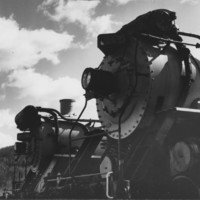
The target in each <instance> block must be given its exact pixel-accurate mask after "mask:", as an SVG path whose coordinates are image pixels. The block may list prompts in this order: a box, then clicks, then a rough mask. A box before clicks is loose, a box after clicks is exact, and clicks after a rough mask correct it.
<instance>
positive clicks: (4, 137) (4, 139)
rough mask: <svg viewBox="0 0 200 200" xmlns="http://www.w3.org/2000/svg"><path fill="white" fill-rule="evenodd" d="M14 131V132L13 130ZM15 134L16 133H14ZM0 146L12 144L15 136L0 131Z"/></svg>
mask: <svg viewBox="0 0 200 200" xmlns="http://www.w3.org/2000/svg"><path fill="white" fill-rule="evenodd" d="M15 133H16V132H15ZM15 136H16V135H15ZM0 138H1V140H0V148H3V147H7V146H11V145H14V143H15V141H16V138H14V137H12V136H10V135H8V134H7V133H4V132H1V131H0Z"/></svg>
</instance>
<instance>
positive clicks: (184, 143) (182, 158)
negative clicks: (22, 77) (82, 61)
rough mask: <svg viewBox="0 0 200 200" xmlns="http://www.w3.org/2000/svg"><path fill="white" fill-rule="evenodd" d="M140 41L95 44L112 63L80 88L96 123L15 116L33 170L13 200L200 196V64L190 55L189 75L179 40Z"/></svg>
mask: <svg viewBox="0 0 200 200" xmlns="http://www.w3.org/2000/svg"><path fill="white" fill-rule="evenodd" d="M182 35H186V36H195V37H197V36H196V35H194V34H187V33H182ZM140 36H141V37H134V36H133V37H130V38H128V39H127V38H125V37H122V36H118V35H116V34H102V35H99V37H98V47H99V48H100V49H101V50H102V51H103V52H104V54H105V56H104V58H103V60H102V62H101V63H100V65H99V66H98V68H95V69H93V68H87V69H85V71H84V72H83V76H82V86H83V88H84V89H85V90H86V94H85V97H86V104H85V107H86V105H87V101H88V100H90V99H91V98H96V107H97V112H98V116H99V121H98V120H82V119H80V117H81V114H82V112H83V111H84V109H83V110H82V112H81V114H80V116H79V117H78V119H72V118H70V117H66V116H65V115H62V114H61V113H60V112H58V111H57V110H54V109H50V108H41V107H34V106H26V107H25V108H24V109H23V110H22V111H21V112H20V113H18V114H17V116H16V124H17V126H18V128H19V129H20V130H21V131H22V132H21V133H18V134H17V139H18V142H16V145H15V147H16V151H15V152H16V156H18V157H20V156H24V157H25V158H26V160H27V163H28V164H27V165H28V170H27V173H26V177H25V179H24V180H23V181H22V182H21V183H20V187H18V188H17V184H19V183H18V182H17V181H16V180H14V182H13V187H14V188H13V189H14V191H15V194H16V196H18V197H22V198H33V197H35V198H66V199H67V198H87V199H88V198H91V199H94V198H96V199H97V198H111V199H112V198H126V199H128V198H132V199H133V198H199V197H200V192H199V191H200V190H199V189H200V135H199V130H200V123H199V121H200V110H199V109H200V62H199V61H198V60H197V59H196V58H194V57H193V56H192V55H190V64H189V71H190V74H187V70H188V69H186V68H187V66H185V65H184V63H182V61H181V59H180V55H179V52H178V51H177V49H176V48H175V46H174V44H175V43H179V42H178V41H173V40H165V39H163V38H158V37H154V36H151V35H148V34H146V35H145V34H143V35H142V34H141V35H140ZM85 107H84V108H85ZM66 113H68V111H66ZM66 113H65V114H66ZM99 122H100V126H97V125H98V123H99Z"/></svg>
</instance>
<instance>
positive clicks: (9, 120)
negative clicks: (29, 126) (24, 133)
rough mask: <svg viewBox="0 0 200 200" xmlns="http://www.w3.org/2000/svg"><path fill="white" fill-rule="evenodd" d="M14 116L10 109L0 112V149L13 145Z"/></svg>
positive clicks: (14, 135) (14, 137)
mask: <svg viewBox="0 0 200 200" xmlns="http://www.w3.org/2000/svg"><path fill="white" fill-rule="evenodd" d="M14 118H15V115H14V114H13V113H12V112H11V111H10V109H1V110H0V138H1V140H0V148H2V147H5V146H8V145H13V144H14V142H15V140H16V133H17V132H16V131H17V129H16V126H15V122H14Z"/></svg>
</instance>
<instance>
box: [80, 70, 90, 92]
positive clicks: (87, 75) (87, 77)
mask: <svg viewBox="0 0 200 200" xmlns="http://www.w3.org/2000/svg"><path fill="white" fill-rule="evenodd" d="M91 71H92V68H87V69H86V70H85V71H84V72H83V75H82V87H83V89H85V90H87V88H88V87H89V85H90V81H91V78H92V74H91Z"/></svg>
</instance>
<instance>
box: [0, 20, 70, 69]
mask: <svg viewBox="0 0 200 200" xmlns="http://www.w3.org/2000/svg"><path fill="white" fill-rule="evenodd" d="M0 32H1V37H0V70H4V71H8V70H11V69H17V68H21V67H32V66H33V65H35V64H37V63H38V62H39V61H40V60H41V59H47V60H49V61H51V62H52V63H54V64H57V63H59V59H58V53H59V52H60V51H62V50H65V49H68V48H69V47H70V46H71V43H72V41H73V36H72V35H69V34H68V33H66V32H65V33H57V32H55V31H53V30H47V29H44V28H42V29H38V30H28V29H25V28H20V27H19V25H18V24H17V22H16V21H14V20H13V19H11V18H10V19H5V18H0Z"/></svg>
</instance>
